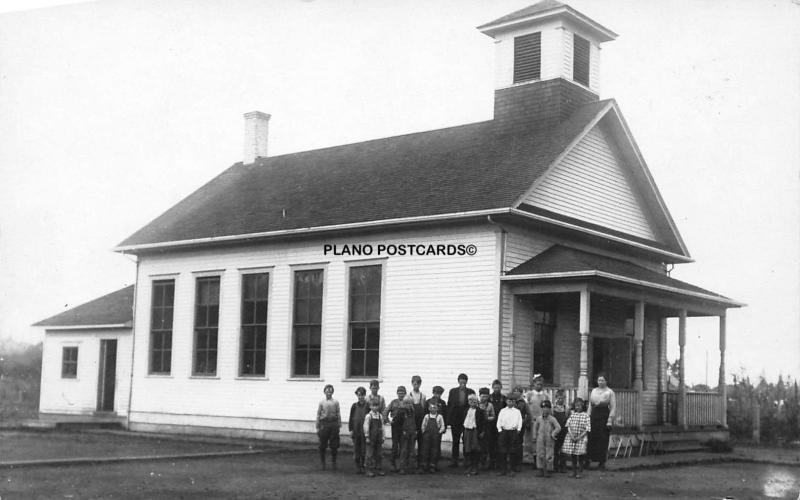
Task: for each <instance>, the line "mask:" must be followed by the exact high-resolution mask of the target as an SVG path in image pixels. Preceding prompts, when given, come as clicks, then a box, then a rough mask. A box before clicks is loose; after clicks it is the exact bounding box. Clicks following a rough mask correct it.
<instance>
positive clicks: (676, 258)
mask: <svg viewBox="0 0 800 500" xmlns="http://www.w3.org/2000/svg"><path fill="white" fill-rule="evenodd" d="M510 213H511V214H512V215H518V216H521V217H525V218H528V219H533V220H536V221H539V222H545V223H547V224H552V225H554V226H559V227H562V228H566V229H570V230H573V231H578V232H581V233H584V234H589V235H591V236H596V237H601V238H605V239H607V240H609V241H613V242H615V243H622V244H624V245H629V246H632V247H635V248H637V249H639V250H643V251H645V252H647V253H652V254H656V255H658V256H659V257H661V258H665V259H666V260H667V261H668V262H675V263H677V262H680V263H690V262H694V259H692V258H691V257H688V256H686V255H681V254H678V253H675V252H670V251H668V250H662V249H661V248H656V247H653V246H650V245H646V244H644V243H639V242H638V241H632V240H629V239H625V238H622V237H619V236H615V235H612V234H609V233H605V232H603V231H597V230H594V229H589V228H586V227H582V226H579V225H576V224H570V223H569V222H565V221H560V220H557V219H552V218H550V217H545V216H543V215H539V214H534V213H531V212H528V211H526V210H521V209H518V208H512V209H511V210H510Z"/></svg>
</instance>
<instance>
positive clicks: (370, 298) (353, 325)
mask: <svg viewBox="0 0 800 500" xmlns="http://www.w3.org/2000/svg"><path fill="white" fill-rule="evenodd" d="M380 340H381V266H363V267H352V268H350V352H349V356H350V373H349V375H350V376H351V377H377V376H378V360H379V354H380V350H379V347H380Z"/></svg>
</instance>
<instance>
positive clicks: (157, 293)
mask: <svg viewBox="0 0 800 500" xmlns="http://www.w3.org/2000/svg"><path fill="white" fill-rule="evenodd" d="M174 308H175V280H161V281H154V282H153V297H152V304H151V314H150V316H151V318H150V369H149V373H150V374H169V373H170V372H171V371H172V322H173V313H174Z"/></svg>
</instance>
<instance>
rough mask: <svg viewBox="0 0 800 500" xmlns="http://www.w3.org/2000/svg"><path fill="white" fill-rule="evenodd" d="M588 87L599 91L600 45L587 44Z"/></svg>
mask: <svg viewBox="0 0 800 500" xmlns="http://www.w3.org/2000/svg"><path fill="white" fill-rule="evenodd" d="M589 88H591V89H592V90H594V91H595V92H597V93H600V46H599V45H597V44H595V43H591V44H590V45H589Z"/></svg>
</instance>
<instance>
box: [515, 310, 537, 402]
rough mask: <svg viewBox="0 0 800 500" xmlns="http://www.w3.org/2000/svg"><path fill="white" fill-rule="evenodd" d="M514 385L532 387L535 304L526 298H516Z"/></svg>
mask: <svg viewBox="0 0 800 500" xmlns="http://www.w3.org/2000/svg"><path fill="white" fill-rule="evenodd" d="M512 329H513V332H514V366H513V370H512V374H513V379H512V383H513V384H514V385H522V386H526V387H527V386H528V385H530V377H531V367H532V366H533V303H532V302H531V301H530V300H528V299H525V298H524V297H520V296H518V297H515V298H514V316H513V324H512Z"/></svg>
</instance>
